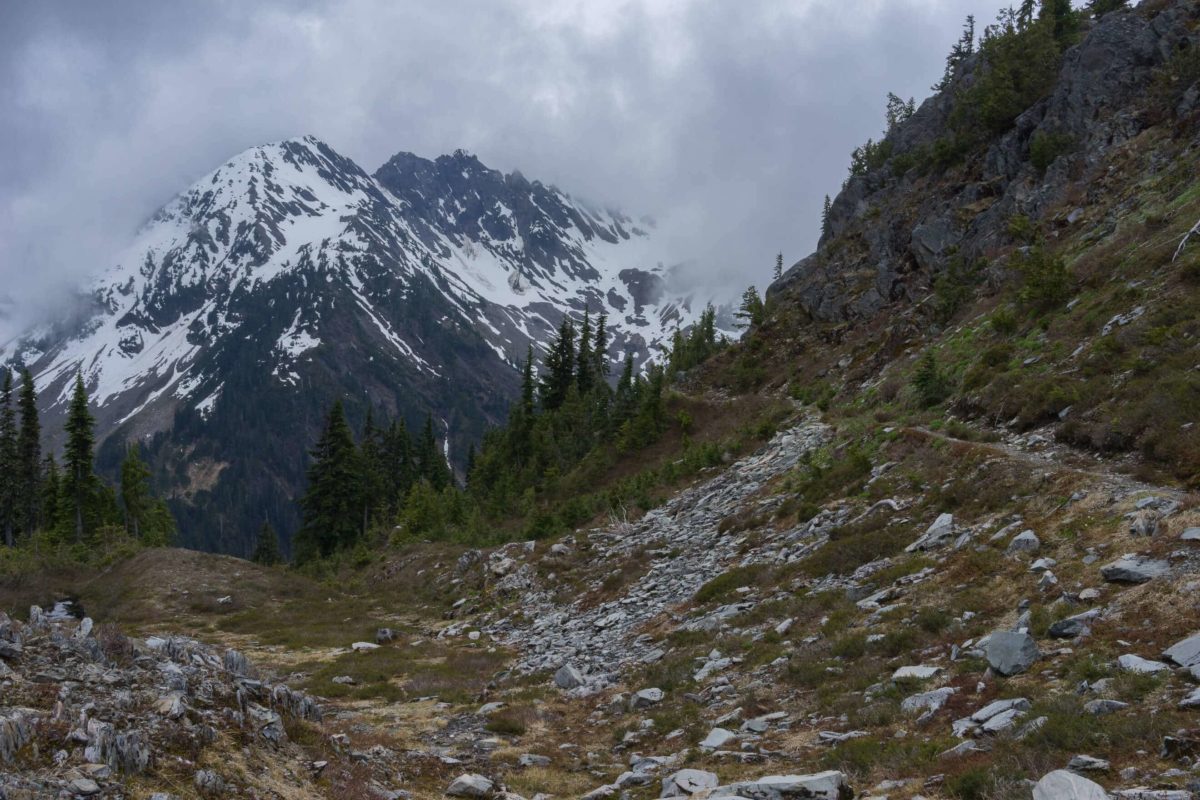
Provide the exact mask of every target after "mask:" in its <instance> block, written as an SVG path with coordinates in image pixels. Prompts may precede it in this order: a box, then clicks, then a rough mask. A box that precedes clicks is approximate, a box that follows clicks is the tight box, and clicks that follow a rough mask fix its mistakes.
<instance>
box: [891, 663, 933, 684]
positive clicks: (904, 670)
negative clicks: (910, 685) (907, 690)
mask: <svg viewBox="0 0 1200 800" xmlns="http://www.w3.org/2000/svg"><path fill="white" fill-rule="evenodd" d="M941 671H942V668H941V667H926V666H907V667H900V668H899V669H897V670H896V671H895V672H893V673H892V680H894V681H902V680H919V681H924V680H928V679H930V678H932V677H933V676H934V675H937V674H938V673H939V672H941Z"/></svg>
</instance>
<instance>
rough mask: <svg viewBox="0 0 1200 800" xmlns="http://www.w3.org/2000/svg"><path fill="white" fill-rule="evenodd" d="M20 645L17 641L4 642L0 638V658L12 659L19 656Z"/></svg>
mask: <svg viewBox="0 0 1200 800" xmlns="http://www.w3.org/2000/svg"><path fill="white" fill-rule="evenodd" d="M20 656H21V645H20V644H18V643H17V642H6V641H4V640H3V639H0V658H4V659H14V658H20Z"/></svg>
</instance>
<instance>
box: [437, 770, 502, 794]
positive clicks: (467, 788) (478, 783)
mask: <svg viewBox="0 0 1200 800" xmlns="http://www.w3.org/2000/svg"><path fill="white" fill-rule="evenodd" d="M495 787H496V785H495V784H494V783H492V781H491V779H490V778H487V777H484V776H483V775H479V774H477V773H473V772H468V773H466V774H464V775H459V776H458V777H457V778H455V779H454V781H453V782H452V783H451V784H450V786H448V787H447V788H446V794H448V795H450V796H451V797H487V796H488V795H490V794H491V793H492V790H493V789H495Z"/></svg>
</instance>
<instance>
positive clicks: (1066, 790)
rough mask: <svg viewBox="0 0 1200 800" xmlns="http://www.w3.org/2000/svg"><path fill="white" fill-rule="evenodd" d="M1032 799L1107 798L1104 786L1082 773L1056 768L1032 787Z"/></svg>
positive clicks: (1107, 799)
mask: <svg viewBox="0 0 1200 800" xmlns="http://www.w3.org/2000/svg"><path fill="white" fill-rule="evenodd" d="M1033 800H1109V797H1108V793H1107V792H1105V791H1104V787H1102V786H1101V785H1100V784H1098V783H1096V782H1095V781H1089V780H1088V779H1087V778H1085V777H1083V776H1082V775H1076V774H1075V773H1074V772H1071V771H1069V770H1065V769H1056V770H1054V772H1051V773H1049V774H1048V775H1046V776H1045V777H1043V778H1042V779H1041V780H1040V781H1038V782H1037V785H1035V786H1034V787H1033Z"/></svg>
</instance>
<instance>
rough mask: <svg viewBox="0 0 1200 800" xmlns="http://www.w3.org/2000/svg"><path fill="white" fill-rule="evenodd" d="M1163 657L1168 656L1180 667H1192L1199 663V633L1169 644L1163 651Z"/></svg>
mask: <svg viewBox="0 0 1200 800" xmlns="http://www.w3.org/2000/svg"><path fill="white" fill-rule="evenodd" d="M1163 657H1164V658H1169V659H1170V660H1172V661H1174V662H1175V663H1176V664H1178V665H1179V666H1181V667H1193V666H1195V665H1197V664H1200V633H1194V634H1192V635H1191V636H1189V637H1188V638H1186V639H1184V640H1182V641H1179V642H1176V643H1175V644H1173V645H1171V646H1170V647H1168V648H1167V649H1166V650H1165V651H1163Z"/></svg>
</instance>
